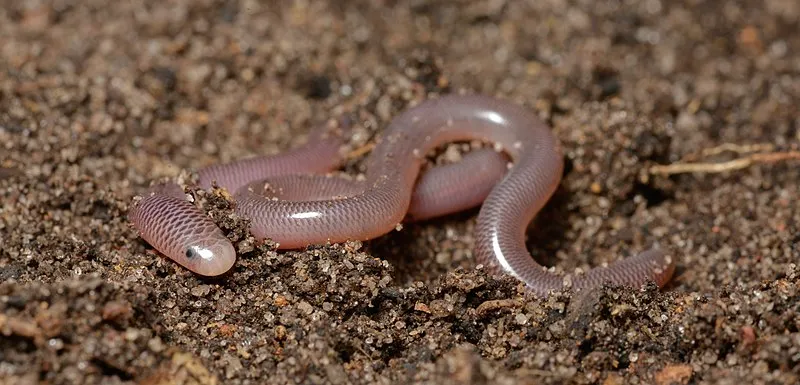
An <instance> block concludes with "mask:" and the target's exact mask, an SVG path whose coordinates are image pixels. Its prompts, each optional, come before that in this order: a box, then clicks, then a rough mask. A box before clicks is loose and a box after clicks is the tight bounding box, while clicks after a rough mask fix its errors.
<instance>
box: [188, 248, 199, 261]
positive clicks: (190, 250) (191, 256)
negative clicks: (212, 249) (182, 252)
mask: <svg viewBox="0 0 800 385" xmlns="http://www.w3.org/2000/svg"><path fill="white" fill-rule="evenodd" d="M196 256H197V250H195V249H194V248H193V247H190V248H188V249H186V258H189V259H194V257H196Z"/></svg>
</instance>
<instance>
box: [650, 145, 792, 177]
mask: <svg viewBox="0 0 800 385" xmlns="http://www.w3.org/2000/svg"><path fill="white" fill-rule="evenodd" d="M774 147H775V146H773V145H772V144H751V145H738V144H733V143H725V144H722V145H720V146H717V147H713V148H709V149H706V150H703V152H702V156H703V157H705V156H712V155H717V154H720V153H723V152H734V153H737V154H749V155H746V156H741V157H739V158H736V159H733V160H729V161H725V162H679V163H673V164H668V165H657V166H653V167H650V173H651V174H657V175H673V174H683V173H689V172H691V173H705V174H716V173H721V172H726V171H734V170H741V169H743V168H747V167H750V166H752V165H754V164H765V163H777V162H782V161H786V160H795V159H798V160H800V152H798V151H786V152H767V151H772V150H773V149H774Z"/></svg>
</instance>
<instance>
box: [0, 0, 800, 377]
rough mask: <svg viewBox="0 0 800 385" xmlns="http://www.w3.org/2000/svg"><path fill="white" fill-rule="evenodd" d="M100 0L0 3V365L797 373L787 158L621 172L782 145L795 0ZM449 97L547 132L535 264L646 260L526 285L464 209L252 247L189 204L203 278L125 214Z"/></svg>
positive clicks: (235, 228)
mask: <svg viewBox="0 0 800 385" xmlns="http://www.w3.org/2000/svg"><path fill="white" fill-rule="evenodd" d="M105 3H106V1H99V0H86V1H75V2H70V1H30V2H28V1H25V2H22V1H13V0H5V1H2V7H0V65H2V67H1V68H2V71H1V72H0V199H1V201H0V202H2V205H1V206H0V249H1V250H0V281H1V282H2V283H0V335H1V336H0V383H2V384H36V383H47V384H100V383H102V384H131V383H140V384H221V383H224V384H259V383H275V384H280V383H303V384H306V383H308V384H318V383H319V384H325V383H330V384H344V383H370V384H371V383H382V384H388V383H410V382H419V383H457V384H469V383H492V384H513V383H530V384H534V383H552V384H560V383H577V384H606V385H611V384H628V383H631V384H636V383H645V384H651V383H655V384H670V383H677V384H687V383H697V384H712V383H714V384H789V383H797V381H798V380H799V378H800V365H799V363H800V316H798V313H799V312H800V271H798V267H797V261H798V257H800V240H798V238H797V236H796V234H798V232H799V231H800V211H799V210H797V206H796V203H792V202H793V199H794V198H795V197H796V195H797V191H798V188H800V177H799V176H798V173H797V171H796V167H797V164H798V161H791V160H783V161H778V162H773V163H769V164H757V165H754V166H751V167H747V168H743V169H739V170H732V171H728V172H724V173H719V174H711V173H696V174H680V175H672V176H658V175H651V174H649V173H648V170H649V168H650V167H651V166H654V165H658V164H670V163H675V162H678V161H681V160H685V159H690V158H689V157H691V156H694V155H696V154H699V153H700V152H701V151H703V150H704V149H708V148H714V147H717V146H719V145H721V144H723V143H734V144H740V145H743V144H755V143H767V144H770V145H772V146H774V149H772V150H771V151H773V152H782V153H787V152H788V153H791V152H792V151H795V150H797V147H798V143H799V142H800V141H799V139H800V131H799V129H800V114H798V109H797V106H798V104H800V34H798V29H797V25H798V23H800V2H797V1H796V0H766V1H761V0H748V1H738V2H734V1H727V2H723V1H697V0H678V1H676V2H674V3H673V2H667V1H663V0H662V1H659V0H646V1H574V2H565V1H562V0H548V1H510V0H497V1H494V0H492V1H486V2H482V1H451V2H444V1H426V0H414V1H409V2H403V1H388V0H383V1H381V0H371V1H348V2H338V1H295V2H289V1H273V2H265V3H264V4H261V3H258V2H255V1H252V0H249V1H248V0H244V1H239V2H236V1H231V2H223V1H212V0H200V1H189V0H169V1H160V2H155V1H130V2H128V1H121V2H115V4H114V5H111V6H109V5H106V4H105ZM265 4H268V5H265ZM458 91H469V92H482V93H487V94H493V95H497V96H499V97H503V98H507V99H511V100H514V101H516V102H518V103H522V104H524V105H526V106H528V107H529V108H531V109H534V110H536V111H537V112H538V113H539V114H540V115H541V116H542V117H543V118H545V119H546V120H547V121H548V122H549V123H550V124H551V125H552V126H553V129H554V130H555V132H556V133H557V135H558V136H559V138H560V139H561V140H562V141H563V144H564V147H565V149H566V156H565V161H566V162H567V172H566V174H565V178H564V181H563V182H562V184H561V186H560V189H559V191H558V192H557V194H556V196H555V198H554V199H553V200H552V201H551V202H550V204H548V206H547V208H546V209H545V210H544V212H543V213H541V215H540V217H539V218H538V220H537V221H536V222H535V223H534V225H533V226H532V228H531V231H530V236H529V247H530V250H531V252H532V254H533V255H534V256H535V257H536V258H537V259H538V260H540V261H541V262H543V263H545V264H547V265H549V266H554V268H555V270H557V271H572V270H574V269H576V268H584V269H585V268H587V267H590V266H596V265H599V264H602V263H604V262H608V261H613V260H616V259H618V258H622V257H625V256H628V255H631V254H634V253H636V252H638V251H641V250H643V249H645V248H648V247H650V246H652V245H654V244H658V245H660V246H661V247H664V248H668V249H669V250H671V251H672V252H673V253H674V255H676V256H677V257H678V258H679V265H678V271H677V274H676V276H675V279H674V281H673V282H672V283H671V284H670V285H669V286H668V287H667V288H665V289H664V290H657V289H656V288H655V287H649V288H644V289H638V288H603V289H602V290H596V291H592V292H589V293H585V294H583V295H580V296H575V297H570V296H568V295H561V296H553V297H551V298H549V299H547V300H539V299H535V298H529V297H527V296H526V295H525V293H524V288H523V287H522V286H521V285H519V284H518V282H516V281H514V280H512V279H508V278H506V279H495V278H491V277H489V276H487V275H486V274H485V272H484V271H482V270H480V269H478V270H476V269H475V263H474V261H473V259H472V256H471V252H470V250H471V248H472V246H473V236H472V230H473V228H474V223H475V211H471V212H467V213H463V214H459V215H454V216H450V217H447V218H443V219H439V220H435V221H430V222H426V223H422V224H415V225H408V226H405V227H404V228H403V230H402V231H400V232H395V233H392V234H389V235H387V236H385V237H383V238H380V239H378V240H375V241H372V242H368V243H365V244H363V245H361V244H358V243H348V244H344V245H328V246H316V247H311V248H309V249H308V250H304V251H298V252H276V251H274V250H273V249H272V248H270V247H269V246H268V245H262V246H257V247H254V246H252V244H251V243H250V242H249V240H248V238H247V236H246V228H245V227H244V225H243V223H242V222H241V221H238V220H235V219H233V218H231V217H230V215H229V214H230V213H231V206H230V202H227V201H225V200H224V199H222V198H221V197H219V196H215V195H207V196H206V197H205V199H203V200H205V201H206V203H207V204H206V205H205V209H206V210H209V211H210V212H212V213H214V214H216V217H217V218H222V219H220V220H219V222H220V225H221V226H222V227H223V228H224V229H225V230H226V231H227V232H228V234H229V235H230V237H231V238H232V239H234V240H235V241H237V245H238V248H239V251H240V257H239V260H238V262H237V264H236V265H235V267H234V270H233V272H232V273H231V274H229V275H227V276H224V277H222V278H219V279H203V278H200V277H197V276H195V275H193V274H191V273H189V272H187V271H186V270H184V269H182V268H180V267H179V266H177V265H176V264H174V263H172V262H171V261H169V260H167V259H165V258H163V257H162V256H160V255H159V254H158V253H156V252H154V251H153V250H152V248H151V247H149V246H148V245H147V244H146V243H145V242H143V241H142V240H141V239H139V238H138V237H137V235H136V233H135V231H134V230H133V229H132V228H131V227H130V225H129V224H128V222H127V220H126V212H127V209H128V207H129V205H130V204H131V202H132V199H133V197H134V196H135V195H136V194H137V193H139V192H141V191H142V190H143V189H144V188H145V187H146V186H147V185H148V184H149V183H150V181H152V180H155V179H158V178H163V177H174V176H176V175H178V174H179V172H180V171H181V170H189V169H192V168H197V167H202V166H204V165H208V164H211V163H214V162H219V161H229V160H233V159H238V158H242V157H246V156H251V155H256V154H269V153H275V152H279V151H281V150H284V149H287V148H290V147H291V146H293V145H296V144H298V143H301V142H302V141H303V140H304V138H305V134H306V133H307V132H308V129H309V127H310V126H312V125H313V124H315V123H317V122H320V121H323V120H324V119H326V118H327V117H330V116H333V115H340V114H348V115H350V116H352V117H354V118H355V121H356V122H357V124H358V127H359V130H358V135H356V136H354V137H353V139H352V144H353V145H354V146H360V145H363V144H367V143H370V142H371V141H374V134H376V133H379V132H380V130H381V129H382V128H383V127H385V126H386V124H387V122H388V121H389V120H391V118H392V117H393V116H395V115H396V114H397V113H398V112H399V111H401V110H402V109H404V108H405V107H406V106H408V105H409V103H411V102H412V101H418V100H421V99H424V98H425V97H426V96H428V95H434V94H441V93H448V92H458ZM735 156H736V155H731V154H730V153H725V154H720V155H716V156H713V157H711V158H709V159H710V160H714V161H720V160H730V159H732V158H733V157H735ZM359 165H360V163H359V160H354V161H352V162H351V164H349V165H348V169H350V170H357V169H359Z"/></svg>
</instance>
